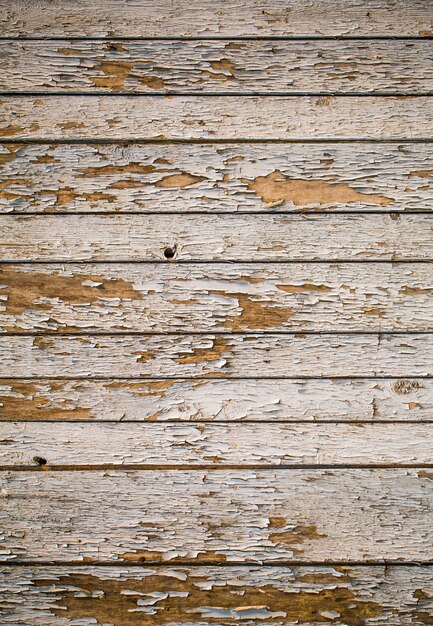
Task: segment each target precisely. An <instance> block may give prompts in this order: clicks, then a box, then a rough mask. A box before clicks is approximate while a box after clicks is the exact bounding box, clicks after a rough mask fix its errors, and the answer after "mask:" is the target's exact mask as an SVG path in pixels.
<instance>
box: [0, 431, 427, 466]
mask: <svg viewBox="0 0 433 626" xmlns="http://www.w3.org/2000/svg"><path fill="white" fill-rule="evenodd" d="M430 434H431V425H430V424H402V423H400V424H297V425H293V424H290V425H289V424H195V425H194V424H138V423H134V424H131V423H120V424H119V423H115V424H108V423H107V424H99V423H98V424H96V423H94V424H91V423H86V424H65V423H37V422H30V423H23V422H21V423H20V422H2V423H0V438H1V441H2V442H4V443H3V446H2V450H1V451H0V465H1V466H3V467H8V468H23V467H32V466H37V465H38V462H39V461H38V459H41V458H42V459H44V460H45V461H46V463H45V464H44V465H45V466H46V467H48V468H53V467H56V466H68V467H70V468H75V467H77V466H85V467H87V468H89V469H92V468H98V467H101V466H107V465H108V466H114V467H119V466H122V465H125V464H126V465H139V466H143V467H155V466H162V467H166V468H169V467H185V466H186V467H188V468H190V467H191V468H192V467H194V466H203V465H205V466H215V467H218V466H223V467H224V466H239V467H240V468H241V467H248V468H252V467H254V468H259V467H263V466H274V465H283V466H300V465H311V466H320V465H335V466H351V465H352V466H353V465H355V466H358V465H377V466H387V465H396V466H398V465H415V466H422V465H428V464H431V463H432V458H433V440H432V438H431V437H430ZM432 475H433V474H432Z"/></svg>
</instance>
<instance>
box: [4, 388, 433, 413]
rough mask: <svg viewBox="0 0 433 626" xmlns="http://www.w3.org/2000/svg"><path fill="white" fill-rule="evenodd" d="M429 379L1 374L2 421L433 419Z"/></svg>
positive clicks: (431, 390) (432, 392)
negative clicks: (38, 376)
mask: <svg viewBox="0 0 433 626" xmlns="http://www.w3.org/2000/svg"><path fill="white" fill-rule="evenodd" d="M432 411H433V381H432V380H431V379H407V378H394V379H390V380H382V379H378V378H376V379H375V378H373V379H366V380H362V379H361V380H347V379H342V380H338V379H309V380H308V379H307V380H304V379H298V380H287V379H277V380H263V379H254V380H230V379H218V380H212V379H208V380H203V379H201V380H173V379H161V380H145V379H143V380H118V379H117V380H116V379H108V380H61V379H53V380H26V379H15V380H14V379H0V420H2V421H8V420H14V421H35V420H55V421H61V422H68V421H77V420H82V421H91V420H98V421H124V420H125V421H137V422H141V421H149V422H155V421H167V420H170V421H178V420H182V421H191V422H200V421H215V422H221V421H226V422H227V421H228V422H242V421H244V420H247V421H254V422H261V421H273V422H282V421H292V422H296V421H316V422H322V421H325V422H342V421H349V422H358V421H366V420H367V421H372V422H375V421H386V422H400V421H403V422H404V421H411V422H413V421H416V422H423V421H431V420H432Z"/></svg>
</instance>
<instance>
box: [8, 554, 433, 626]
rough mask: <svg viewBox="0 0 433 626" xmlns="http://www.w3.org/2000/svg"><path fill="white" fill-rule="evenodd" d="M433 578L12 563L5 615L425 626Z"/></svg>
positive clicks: (70, 621)
mask: <svg viewBox="0 0 433 626" xmlns="http://www.w3.org/2000/svg"><path fill="white" fill-rule="evenodd" d="M431 574H432V572H431V568H429V567H426V566H419V567H405V566H398V567H395V566H386V567H385V566H376V567H369V566H364V567H354V566H351V567H348V566H328V567H323V566H322V567H320V566H292V567H267V568H260V567H254V566H246V567H236V566H227V567H215V566H207V567H203V566H201V567H200V566H197V567H185V566H182V567H181V566H178V565H177V566H176V565H173V566H161V567H158V568H155V567H149V566H148V567H146V566H142V567H126V566H124V567H122V568H118V567H116V568H115V567H92V566H82V567H73V566H58V567H53V566H51V567H50V566H44V567H40V566H39V567H38V566H35V565H33V566H31V567H26V568H24V567H20V566H18V565H17V566H14V567H5V566H3V567H2V568H1V569H0V579H1V581H2V582H1V583H0V588H1V592H2V599H1V600H0V615H1V616H2V618H3V620H4V621H3V623H4V624H8V625H13V626H27V625H28V624H32V626H74V625H75V624H76V623H77V621H78V620H81V621H80V624H86V626H87V624H91V623H92V621H91V620H97V622H99V623H100V624H103V623H109V624H116V626H120V625H122V626H153V625H157V624H158V625H160V624H167V623H173V620H175V623H176V624H177V625H179V626H194V625H195V624H199V625H200V626H208V625H210V624H215V623H217V624H229V623H236V622H237V621H239V620H242V622H241V623H242V624H245V626H256V625H257V623H258V620H260V621H259V623H262V620H263V621H264V623H265V624H267V625H269V626H278V625H281V626H283V625H284V626H288V625H290V626H292V625H294V624H302V625H303V626H317V624H318V623H323V624H325V623H336V624H341V623H344V624H347V625H348V626H356V625H357V624H361V623H362V624H364V625H365V626H378V625H379V624H387V625H388V626H403V625H404V626H409V624H410V625H412V626H422V625H424V624H428V623H429V620H431V617H432V611H431V602H430V600H429V597H431V594H432V593H433V584H432V577H431ZM216 620H217V621H216ZM337 620H338V621H337Z"/></svg>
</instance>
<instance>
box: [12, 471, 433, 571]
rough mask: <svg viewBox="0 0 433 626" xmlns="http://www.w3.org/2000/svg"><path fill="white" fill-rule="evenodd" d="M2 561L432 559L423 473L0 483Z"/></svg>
mask: <svg viewBox="0 0 433 626" xmlns="http://www.w3.org/2000/svg"><path fill="white" fill-rule="evenodd" d="M0 484H1V489H2V496H3V518H4V519H3V537H2V538H1V543H0V546H1V559H2V560H5V561H15V562H18V561H19V560H25V561H29V560H31V561H34V562H37V561H43V562H47V561H55V562H57V563H61V562H65V561H66V562H70V561H75V560H77V561H86V560H88V559H91V560H97V561H98V562H100V563H104V562H112V561H118V562H119V563H124V564H127V563H128V562H135V563H137V562H142V561H143V562H144V561H146V560H150V561H173V562H175V561H176V560H182V561H195V562H197V563H203V562H208V563H209V562H212V561H218V562H225V561H227V562H230V561H244V562H251V561H253V562H254V561H255V562H263V563H278V562H279V563H281V562H285V561H295V562H302V563H308V562H309V561H324V560H325V561H359V560H362V561H364V562H368V561H369V560H374V561H377V560H392V561H394V560H399V561H401V562H402V563H404V562H407V561H410V562H413V561H416V562H419V563H422V562H423V561H427V560H431V558H430V553H429V546H431V542H432V540H433V530H432V524H431V507H432V506H433V482H432V480H431V472H430V471H427V470H425V469H418V470H417V469H374V470H372V469H365V468H363V469H351V470H348V469H336V470H330V469H327V470H320V469H314V470H306V469H288V470H283V469H279V470H264V469H262V470H259V469H257V470H254V471H251V470H249V471H248V470H212V471H208V472H206V471H202V470H190V471H184V470H157V471H153V470H142V471H130V472H124V471H120V470H112V471H110V470H105V471H90V472H89V471H79V472H77V471H63V472H50V471H28V472H15V471H12V472H3V473H2V475H1V476H0Z"/></svg>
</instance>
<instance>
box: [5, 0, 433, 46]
mask: <svg viewBox="0 0 433 626" xmlns="http://www.w3.org/2000/svg"><path fill="white" fill-rule="evenodd" d="M1 7H2V17H1V21H0V25H1V30H2V35H3V37H19V36H24V37H29V36H33V37H56V36H66V37H67V36H79V37H81V36H98V37H110V36H111V37H113V36H128V37H191V36H192V37H215V36H216V37H234V36H241V37H246V36H259V37H261V36H266V37H273V36H288V37H290V36H313V37H314V36H318V35H319V36H320V35H325V36H343V37H344V36H357V37H362V36H383V35H385V36H395V35H398V36H404V35H415V36H420V37H425V36H431V35H432V34H433V19H432V14H431V7H430V5H429V3H428V2H426V0H411V1H410V2H408V1H407V0H396V1H391V0H376V1H375V2H371V1H370V2H367V3H364V4H360V3H359V2H357V0H332V1H330V0H327V1H326V2H323V1H320V0H312V1H311V2H308V3H306V2H305V1H304V0H289V1H288V0H248V1H247V2H246V1H243V2H241V3H240V2H238V1H237V0H216V1H215V0H192V1H191V2H188V3H185V2H184V1H183V0H174V1H173V2H170V3H167V2H165V1H164V0H156V1H155V0H154V1H152V2H144V3H143V2H136V1H135V2H129V1H127V0H120V1H119V0H104V2H103V3H98V4H97V10H96V7H95V2H94V1H92V0H72V1H71V0H57V2H56V3H55V4H53V3H52V2H50V1H49V0H42V1H40V2H38V3H37V4H34V3H33V2H29V0H15V1H14V2H13V3H9V2H8V1H7V0H2V2H1Z"/></svg>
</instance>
